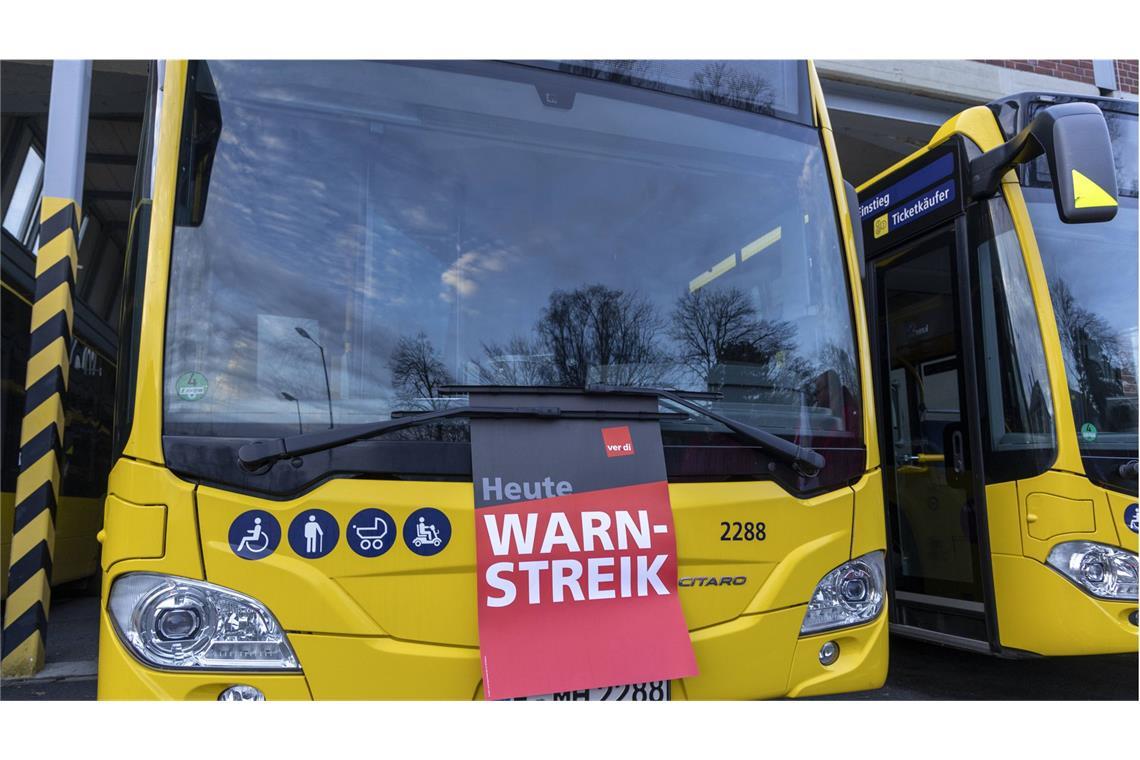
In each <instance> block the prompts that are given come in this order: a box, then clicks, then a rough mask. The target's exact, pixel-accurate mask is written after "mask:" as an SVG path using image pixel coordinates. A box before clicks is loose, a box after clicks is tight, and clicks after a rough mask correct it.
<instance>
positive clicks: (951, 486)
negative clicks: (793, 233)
mask: <svg viewBox="0 0 1140 760" xmlns="http://www.w3.org/2000/svg"><path fill="white" fill-rule="evenodd" d="M963 157H964V146H963V145H962V144H961V142H960V141H956V140H954V141H951V142H950V144H948V145H946V146H945V147H943V148H941V149H939V150H937V151H935V152H932V153H931V154H930V155H929V156H928V157H927V158H926V159H924V160H923V161H921V162H920V163H919V164H917V165H915V166H913V167H908V169H910V171H908V172H906V176H904V177H902V178H899V177H892V178H891V179H890V180H889V181H888V184H889V185H890V187H887V188H884V189H882V190H881V191H880V192H879V193H878V194H877V195H878V196H879V197H882V198H887V199H889V198H890V196H891V195H894V196H895V197H896V198H899V197H903V196H910V195H912V193H911V192H910V187H913V188H914V189H916V190H923V189H924V188H925V187H928V186H929V185H931V184H933V188H932V189H929V190H927V191H926V192H925V193H919V195H918V196H917V199H912V200H911V201H910V202H909V204H904V205H903V207H902V208H901V210H895V211H892V212H890V213H893V214H895V215H896V216H897V219H896V221H898V222H901V223H900V224H898V225H897V226H894V227H892V226H890V217H889V216H888V219H887V221H886V222H885V223H884V222H880V223H879V226H878V227H877V228H876V227H874V226H872V228H871V230H870V234H869V235H866V236H865V240H866V241H867V244H868V252H869V253H870V254H871V257H870V262H869V267H868V272H867V284H868V290H869V298H868V304H869V308H870V310H871V319H870V323H871V325H872V326H873V327H872V330H873V331H874V334H873V338H872V345H874V346H875V347H877V350H876V352H875V356H874V359H873V361H874V362H875V364H876V367H875V369H876V372H877V375H878V378H879V379H880V382H879V383H878V384H877V385H878V391H879V404H880V406H879V408H880V409H883V410H884V414H883V415H881V417H880V425H881V428H882V429H881V431H880V440H881V441H882V442H883V444H884V445H883V452H884V457H883V470H884V490H885V495H886V502H887V504H886V507H887V526H888V528H887V529H888V545H889V547H890V555H891V556H890V561H889V562H888V574H889V577H890V583H891V586H892V588H893V594H894V596H893V599H894V604H893V605H892V606H891V608H890V609H891V623H892V628H893V629H894V630H895V631H896V632H898V631H902V632H907V633H912V634H914V635H918V636H921V637H923V638H937V639H941V640H945V639H947V637H948V638H949V639H950V640H949V641H947V642H946V643H954V644H955V645H957V646H963V647H968V648H972V649H984V650H987V651H988V650H989V649H990V647H991V642H993V641H995V640H996V639H995V635H994V633H995V632H994V630H993V628H994V626H992V625H991V623H990V621H991V618H992V615H990V614H988V612H989V611H990V610H991V609H992V599H993V589H992V583H991V582H990V567H989V551H988V547H987V546H985V545H984V543H985V537H986V535H987V530H986V517H985V489H984V487H983V484H982V483H981V481H980V480H979V477H978V475H979V473H980V471H981V463H980V462H978V461H975V458H976V455H977V452H978V451H979V448H978V447H977V446H975V445H972V442H973V440H974V439H975V438H976V431H975V430H974V429H973V428H974V427H975V424H976V421H977V420H978V417H979V415H978V409H977V398H976V393H972V392H971V390H972V389H973V388H975V387H976V384H975V382H974V380H973V373H974V367H973V362H972V361H971V357H972V356H973V346H972V342H971V338H972V336H973V334H974V329H973V324H972V311H971V309H970V308H969V303H970V299H969V284H968V281H967V280H966V279H965V278H966V276H967V275H968V271H969V270H968V267H969V262H968V256H969V247H968V245H967V230H966V225H965V222H966V218H965V215H964V211H965V204H964V203H963V202H962V190H961V188H962V177H961V169H960V167H961V166H962V163H963ZM930 178H932V179H930ZM928 179H930V181H928ZM873 202H874V200H873V199H872V203H873ZM887 202H888V203H889V202H890V201H889V200H888V201H887ZM880 203H883V201H880ZM863 205H867V204H866V202H864V204H863ZM884 208H885V207H884ZM886 215H887V214H882V215H879V216H886ZM909 217H925V218H916V221H915V222H914V226H915V227H920V229H919V230H915V231H916V232H920V233H921V234H920V235H919V236H918V237H915V236H914V234H913V233H912V231H911V230H908V229H907V227H908V226H910V225H908V224H907V223H906V219H907V218H909ZM884 224H886V225H887V227H886V229H884Z"/></svg>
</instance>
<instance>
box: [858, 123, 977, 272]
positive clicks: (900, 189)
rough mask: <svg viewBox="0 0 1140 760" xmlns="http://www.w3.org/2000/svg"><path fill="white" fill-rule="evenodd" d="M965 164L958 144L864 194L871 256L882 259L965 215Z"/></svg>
mask: <svg viewBox="0 0 1140 760" xmlns="http://www.w3.org/2000/svg"><path fill="white" fill-rule="evenodd" d="M963 163H964V156H963V148H962V144H961V141H960V140H959V139H957V138H953V139H951V140H950V141H949V142H947V143H946V144H944V145H942V146H939V147H938V148H935V149H934V150H932V151H930V152H929V153H928V154H926V155H925V156H923V157H921V158H919V159H916V160H915V161H914V162H912V163H911V164H909V165H908V166H907V167H906V168H905V169H903V170H901V171H900V172H895V173H893V174H891V175H889V176H888V177H886V178H884V179H882V180H880V181H879V182H876V183H875V184H873V185H871V186H869V187H867V188H866V189H865V190H864V191H863V192H861V193H859V218H860V222H861V223H862V225H863V241H864V246H865V247H866V249H867V255H868V256H873V255H875V254H877V253H881V252H882V251H884V250H886V249H887V248H889V247H891V246H894V245H897V244H898V243H900V242H902V241H903V240H906V239H908V238H911V237H913V236H915V235H918V234H920V233H922V232H925V231H926V230H928V229H930V228H931V227H934V226H936V225H938V224H940V223H942V222H944V221H946V220H947V219H950V218H952V217H954V216H955V215H956V214H958V213H960V212H961V211H963V210H964V209H965V201H964V198H963V182H962V173H961V166H962V165H963Z"/></svg>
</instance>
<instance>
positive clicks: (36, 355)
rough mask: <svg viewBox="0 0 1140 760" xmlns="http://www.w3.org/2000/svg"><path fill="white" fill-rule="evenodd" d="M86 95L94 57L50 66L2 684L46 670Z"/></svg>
mask: <svg viewBox="0 0 1140 760" xmlns="http://www.w3.org/2000/svg"><path fill="white" fill-rule="evenodd" d="M90 94H91V61H56V62H55V63H54V64H53V66H52V75H51V101H50V104H49V110H48V133H47V151H46V155H45V156H44V184H43V203H42V206H41V211H40V243H39V250H38V253H37V256H36V292H35V301H34V303H33V305H32V322H31V336H30V342H29V347H28V364H27V374H26V380H25V384H24V388H25V396H24V419H23V424H22V426H21V428H20V465H19V474H18V476H17V479H16V510H15V517H14V522H13V526H12V551H11V560H10V565H9V567H8V599H7V609H6V610H5V612H4V642H3V661H2V665H0V671H2V674H3V676H4V677H6V678H10V677H13V676H29V675H33V674H34V673H36V672H38V671H39V670H40V669H41V668H43V665H44V647H45V644H46V642H47V621H48V611H49V609H50V606H51V568H52V555H53V554H54V551H55V509H56V504H57V502H58V500H59V479H60V471H61V470H62V469H63V446H62V444H63V432H64V407H63V395H64V393H66V391H67V379H68V369H69V367H70V362H69V349H70V346H71V328H72V321H73V316H72V315H73V310H72V289H73V287H74V285H75V273H76V263H77V262H76V259H77V256H78V253H77V250H76V248H77V244H78V238H79V220H80V219H81V218H82V215H81V213H80V201H81V200H82V198H83V164H84V160H85V158H86V154H87V118H88V106H89V102H90Z"/></svg>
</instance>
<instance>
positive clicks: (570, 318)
mask: <svg viewBox="0 0 1140 760" xmlns="http://www.w3.org/2000/svg"><path fill="white" fill-rule="evenodd" d="M661 330H662V324H661V320H660V319H659V318H658V316H657V313H656V311H655V310H654V308H653V305H652V304H651V303H649V301H647V300H645V299H644V298H642V297H641V296H639V295H637V294H636V293H627V292H625V291H624V290H615V289H613V288H607V287H605V286H604V285H589V286H586V287H581V288H577V289H575V290H571V291H564V290H556V291H554V292H553V293H551V294H550V300H549V302H548V304H547V306H546V308H545V309H543V310H542V316H541V317H540V318H539V320H538V325H537V326H536V331H537V333H538V339H539V341H540V342H541V344H542V346H543V348H544V349H545V351H546V352H547V353H548V354H549V355H550V362H551V364H552V367H553V376H554V379H555V380H556V382H557V383H559V384H561V385H567V386H572V387H582V386H584V385H586V384H587V383H595V382H596V383H607V384H615V385H638V384H643V383H648V382H652V381H653V380H654V378H655V376H656V374H657V373H658V371H659V367H658V366H657V365H658V364H659V363H660V362H662V361H663V360H664V359H665V355H664V354H663V353H662V352H661V351H660V350H659V349H658V347H657V341H658V335H659V333H660V332H661Z"/></svg>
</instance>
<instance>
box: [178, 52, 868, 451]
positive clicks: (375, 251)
mask: <svg viewBox="0 0 1140 760" xmlns="http://www.w3.org/2000/svg"><path fill="white" fill-rule="evenodd" d="M605 64H606V65H600V64H599V65H598V66H595V67H591V65H590V64H589V62H575V63H573V64H565V65H546V66H535V65H523V64H511V63H458V62H453V63H446V64H444V63H426V62H425V63H406V64H405V63H401V64H396V63H364V62H361V63H357V62H346V61H337V62H327V63H315V62H284V61H274V62H268V63H256V62H210V63H209V64H208V65H207V64H196V65H195V66H193V67H192V71H193V72H194V73H193V80H192V82H191V85H190V88H191V92H190V94H189V97H188V100H187V108H188V109H190V110H191V111H192V112H191V113H190V114H189V116H188V119H187V125H188V126H187V130H186V131H187V137H186V138H185V139H186V144H187V145H190V146H201V145H208V152H205V153H204V152H202V151H201V150H199V148H198V147H184V148H183V155H182V159H181V160H182V162H183V170H184V174H185V175H186V176H187V177H192V178H193V181H192V182H190V183H188V184H187V185H184V186H182V187H181V188H180V190H179V204H180V209H179V211H178V216H176V220H177V226H176V229H175V231H174V238H173V250H172V263H171V273H170V291H169V306H168V319H167V328H166V354H165V394H164V398H165V404H164V412H165V414H164V425H165V432H166V433H167V434H168V435H193V436H229V437H243V436H245V437H249V436H265V435H288V434H291V433H296V432H298V431H304V432H308V431H310V430H319V429H321V428H328V427H331V426H340V425H345V424H351V423H362V422H371V421H375V420H380V419H387V418H388V417H390V416H391V415H392V414H394V413H399V412H409V411H422V410H430V409H435V408H441V407H442V406H445V405H447V404H450V403H455V397H454V396H450V395H448V394H446V393H442V392H441V390H440V389H441V387H443V386H446V385H449V384H458V385H472V384H474V385H479V384H487V385H491V384H493V385H524V386H563V387H582V386H585V385H587V384H592V383H604V384H611V385H614V384H616V385H651V386H664V387H670V388H677V389H682V390H699V391H713V392H714V393H715V394H716V399H715V400H713V401H711V402H709V403H710V404H711V405H712V406H713V407H715V408H716V410H717V411H720V412H721V413H722V414H725V415H728V416H731V417H734V418H737V419H740V420H742V421H746V422H748V423H750V424H754V425H758V426H762V427H764V428H766V429H768V430H770V431H772V432H774V433H776V434H778V435H784V436H787V437H789V438H793V439H796V440H800V441H804V440H806V441H807V442H808V443H809V444H810V445H815V446H819V445H821V444H822V443H826V441H827V440H829V439H841V441H840V442H839V443H841V444H842V445H843V446H845V447H851V446H852V445H853V444H854V445H858V444H859V443H860V438H861V420H860V419H859V398H860V389H859V383H858V380H857V374H858V373H857V370H856V367H857V362H856V353H855V341H854V337H853V327H852V308H851V303H850V298H849V287H848V283H847V279H846V273H845V268H844V264H843V262H844V257H843V255H842V248H841V246H840V244H839V237H838V232H837V220H836V213H835V208H834V201H833V196H832V192H831V185H830V179H829V176H828V173H827V170H826V163H825V159H824V154H823V151H822V148H821V143H820V137H819V134H818V131H817V130H815V129H814V128H812V127H811V126H808V125H807V124H805V123H804V122H805V119H804V118H803V112H804V110H805V108H807V101H806V94H805V93H806V92H807V89H806V65H805V64H803V63H784V62H778V61H758V62H730V63H723V62H699V61H686V62H677V63H676V65H672V64H670V63H668V62H657V63H655V64H645V65H640V66H639V65H634V64H630V65H617V64H616V63H615V62H605ZM196 104H197V105H196ZM808 113H810V109H808ZM183 207H185V208H183ZM439 427H441V428H446V429H447V435H448V436H451V437H448V438H446V440H466V428H465V423H462V422H457V423H452V424H450V425H446V426H439ZM663 427H664V428H667V429H666V430H665V434H666V435H667V436H668V435H670V434H676V435H682V436H683V435H685V434H686V433H695V432H698V431H703V433H702V434H705V435H708V434H710V428H713V427H715V425H710V423H709V422H708V420H701V419H696V418H694V419H693V420H690V421H684V422H678V421H673V422H669V423H664V424H663ZM670 431H672V433H671V432H670ZM428 434H429V433H427V432H424V431H422V430H418V429H417V430H416V431H415V432H414V433H409V435H413V436H420V437H422V436H424V435H428ZM431 434H433V435H440V433H439V432H438V431H436V432H435V433H431ZM839 443H837V445H839Z"/></svg>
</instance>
